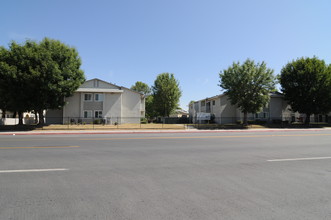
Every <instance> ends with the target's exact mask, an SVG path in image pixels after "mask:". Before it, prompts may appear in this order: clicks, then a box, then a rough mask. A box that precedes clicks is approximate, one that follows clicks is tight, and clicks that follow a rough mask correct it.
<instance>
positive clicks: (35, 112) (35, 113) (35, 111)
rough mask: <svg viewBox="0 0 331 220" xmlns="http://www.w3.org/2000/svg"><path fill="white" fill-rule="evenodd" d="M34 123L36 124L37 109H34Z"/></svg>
mask: <svg viewBox="0 0 331 220" xmlns="http://www.w3.org/2000/svg"><path fill="white" fill-rule="evenodd" d="M34 123H35V124H38V111H37V110H34Z"/></svg>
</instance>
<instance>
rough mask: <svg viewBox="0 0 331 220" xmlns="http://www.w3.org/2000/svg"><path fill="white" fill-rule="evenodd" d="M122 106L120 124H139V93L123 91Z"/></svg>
mask: <svg viewBox="0 0 331 220" xmlns="http://www.w3.org/2000/svg"><path fill="white" fill-rule="evenodd" d="M122 106H123V107H122V117H123V118H122V121H121V123H140V117H141V95H140V94H139V93H135V92H132V91H130V90H127V89H124V92H123V94H122Z"/></svg>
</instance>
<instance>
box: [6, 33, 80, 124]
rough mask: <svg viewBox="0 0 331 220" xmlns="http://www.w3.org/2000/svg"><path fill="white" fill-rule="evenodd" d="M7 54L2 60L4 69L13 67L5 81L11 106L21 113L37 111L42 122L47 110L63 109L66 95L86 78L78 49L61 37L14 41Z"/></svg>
mask: <svg viewBox="0 0 331 220" xmlns="http://www.w3.org/2000/svg"><path fill="white" fill-rule="evenodd" d="M5 54H6V56H3V57H2V58H0V60H1V61H2V62H1V64H2V67H3V68H2V69H4V70H11V71H5V72H6V74H4V75H5V78H4V82H3V84H5V85H6V86H5V88H4V90H5V91H7V92H8V93H9V94H10V96H11V98H10V103H9V109H10V110H14V111H18V112H19V113H22V112H23V111H27V110H34V111H35V112H38V114H39V124H43V123H44V117H43V111H44V110H47V109H60V108H62V107H63V105H64V104H65V102H64V98H65V97H68V96H71V95H72V94H73V92H74V91H75V90H76V89H77V88H78V87H79V86H80V85H81V84H82V83H83V82H84V80H85V77H84V73H83V71H82V70H81V69H80V65H81V60H80V57H79V56H78V52H77V51H76V49H75V48H72V47H69V46H67V45H65V44H63V43H62V42H60V41H58V40H52V39H48V38H44V39H43V40H42V41H41V42H39V43H38V42H35V41H30V40H28V41H26V42H25V43H23V44H17V43H16V42H12V43H11V44H10V45H9V49H8V53H5ZM2 72H3V71H2ZM20 115H21V114H20ZM21 123H22V120H21V116H20V124H21Z"/></svg>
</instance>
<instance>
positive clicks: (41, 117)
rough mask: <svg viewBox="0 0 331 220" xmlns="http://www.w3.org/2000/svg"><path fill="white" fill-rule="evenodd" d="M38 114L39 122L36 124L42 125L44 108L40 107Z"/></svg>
mask: <svg viewBox="0 0 331 220" xmlns="http://www.w3.org/2000/svg"><path fill="white" fill-rule="evenodd" d="M38 115H39V123H38V125H39V126H43V125H44V123H45V122H44V110H42V109H40V110H39V111H38Z"/></svg>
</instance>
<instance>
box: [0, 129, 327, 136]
mask: <svg viewBox="0 0 331 220" xmlns="http://www.w3.org/2000/svg"><path fill="white" fill-rule="evenodd" d="M325 130H331V128H302V129H282V128H277V129H233V130H198V129H186V130H160V129H155V130H32V131H6V132H0V136H1V135H76V134H148V133H151V134H155V133H165V134H166V133H229V132H284V131H288V132H291V131H325Z"/></svg>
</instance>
